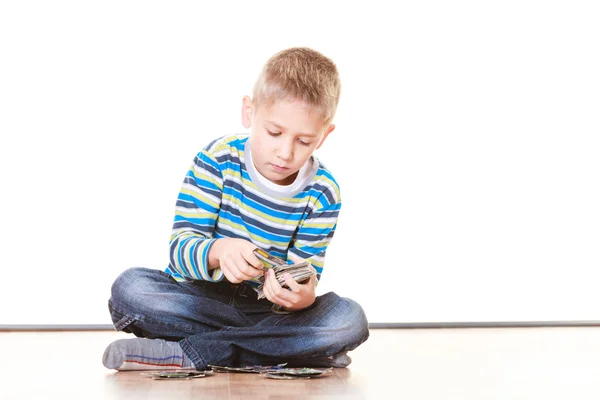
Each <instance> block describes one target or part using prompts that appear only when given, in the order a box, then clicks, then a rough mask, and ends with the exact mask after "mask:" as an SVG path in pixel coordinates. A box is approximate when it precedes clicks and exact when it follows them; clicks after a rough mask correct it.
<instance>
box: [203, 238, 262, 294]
mask: <svg viewBox="0 0 600 400" xmlns="http://www.w3.org/2000/svg"><path fill="white" fill-rule="evenodd" d="M255 248H256V245H254V244H252V243H251V242H249V241H247V240H244V239H234V238H223V239H217V240H216V241H215V242H214V243H213V245H212V246H211V248H210V251H209V254H208V260H209V269H214V268H217V267H221V271H223V274H224V275H225V278H227V280H228V281H229V282H231V283H240V282H242V281H245V280H248V279H252V278H254V277H257V276H262V274H263V268H264V266H263V263H262V262H261V261H260V260H259V259H258V258H257V257H256V255H255V254H254V249H255Z"/></svg>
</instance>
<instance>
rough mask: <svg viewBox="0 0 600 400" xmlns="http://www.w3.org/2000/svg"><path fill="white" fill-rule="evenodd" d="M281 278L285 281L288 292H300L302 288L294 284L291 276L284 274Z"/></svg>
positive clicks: (296, 283)
mask: <svg viewBox="0 0 600 400" xmlns="http://www.w3.org/2000/svg"><path fill="white" fill-rule="evenodd" d="M283 278H284V279H285V283H286V284H287V285H288V287H289V288H290V290H291V291H292V292H294V293H300V291H301V290H302V287H301V286H300V284H299V283H298V282H296V281H295V280H294V279H293V278H292V275H290V274H289V273H287V272H286V273H285V274H283Z"/></svg>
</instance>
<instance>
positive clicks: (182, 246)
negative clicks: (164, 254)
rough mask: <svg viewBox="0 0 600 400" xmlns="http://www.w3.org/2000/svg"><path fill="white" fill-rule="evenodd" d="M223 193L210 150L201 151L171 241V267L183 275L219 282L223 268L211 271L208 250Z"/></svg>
mask: <svg viewBox="0 0 600 400" xmlns="http://www.w3.org/2000/svg"><path fill="white" fill-rule="evenodd" d="M222 193H223V175H222V173H221V169H220V166H219V164H218V162H217V160H216V159H215V158H214V156H212V155H211V154H210V153H209V152H208V151H207V150H203V151H202V152H200V153H198V154H197V155H196V157H195V158H194V161H193V162H192V165H191V167H190V169H189V170H188V172H187V174H186V176H185V179H184V181H183V184H182V186H181V190H180V192H179V195H178V197H177V203H176V205H175V218H174V221H173V229H172V231H171V239H170V242H169V253H170V254H169V258H170V269H171V270H172V271H174V272H176V273H177V274H178V275H180V276H181V277H184V278H187V279H195V280H206V281H210V282H218V281H220V280H222V279H223V272H222V271H221V269H220V268H215V269H213V270H211V271H209V270H208V251H209V250H210V247H211V246H212V244H213V243H214V241H215V239H214V238H213V233H214V229H215V223H216V221H217V216H218V212H219V209H220V207H221V198H222Z"/></svg>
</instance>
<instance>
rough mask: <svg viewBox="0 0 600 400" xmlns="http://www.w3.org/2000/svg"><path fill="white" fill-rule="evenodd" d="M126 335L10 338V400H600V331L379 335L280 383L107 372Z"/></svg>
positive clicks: (6, 367) (2, 373)
mask: <svg viewBox="0 0 600 400" xmlns="http://www.w3.org/2000/svg"><path fill="white" fill-rule="evenodd" d="M122 337H128V335H126V334H123V333H117V332H37V333H36V332H2V333H0V355H1V357H2V362H1V364H0V365H1V366H0V382H1V385H0V399H3V400H13V399H28V400H29V399H61V400H66V399H86V400H92V399H115V400H118V399H126V400H138V399H172V400H175V399H249V400H252V399H286V400H290V399H296V398H297V399H436V400H439V399H444V400H445V399H461V400H466V399H543V400H548V399H578V400H580V399H600V329H599V328H504V329H495V328H494V329H492V328H483V329H429V330H427V329H424V330H399V329H397V330H383V329H374V330H372V331H371V337H370V338H369V340H368V341H367V342H365V343H364V344H363V345H362V346H361V347H359V348H358V349H356V350H355V351H353V352H352V353H351V356H352V358H353V363H352V364H351V365H350V367H348V368H346V369H335V370H334V372H333V373H331V374H329V375H328V376H326V377H321V378H318V379H311V380H297V381H280V380H271V379H267V378H265V377H262V376H259V375H255V374H215V375H213V376H209V377H206V378H201V379H196V380H190V381H157V380H152V379H150V378H147V377H143V376H140V374H139V372H115V371H110V370H107V369H105V368H104V367H103V366H102V363H101V359H102V353H103V351H104V348H105V347H106V345H108V343H110V342H111V341H113V340H115V339H118V338H122Z"/></svg>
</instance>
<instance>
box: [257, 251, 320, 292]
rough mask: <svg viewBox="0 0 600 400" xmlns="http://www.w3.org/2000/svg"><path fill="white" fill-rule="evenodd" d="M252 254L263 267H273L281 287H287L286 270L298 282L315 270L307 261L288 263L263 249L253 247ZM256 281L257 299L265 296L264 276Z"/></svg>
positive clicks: (304, 280) (307, 277) (314, 272)
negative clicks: (257, 284) (284, 275)
mask: <svg viewBox="0 0 600 400" xmlns="http://www.w3.org/2000/svg"><path fill="white" fill-rule="evenodd" d="M254 254H255V255H256V257H258V259H259V260H260V261H261V262H262V263H263V265H264V266H265V268H271V269H273V272H275V278H277V281H278V282H279V284H280V285H281V286H282V287H285V288H287V287H288V285H287V284H286V283H285V278H284V277H283V274H285V273H286V272H287V273H289V274H290V275H291V276H292V279H293V280H295V281H296V282H298V283H304V282H306V281H308V280H309V279H310V277H311V276H313V275H315V274H316V273H317V272H316V271H315V269H314V268H313V266H312V265H311V264H310V263H309V262H308V261H302V262H299V263H296V264H288V263H286V262H285V260H282V259H281V258H277V257H274V256H272V255H270V254H269V253H267V252H266V251H264V250H263V249H259V248H257V249H255V250H254ZM256 281H257V282H258V283H259V284H260V285H259V286H258V287H257V288H255V289H254V290H256V292H257V293H258V296H257V297H258V299H262V298H264V297H265V295H264V293H263V285H264V283H265V277H264V276H261V277H259V278H257V279H256Z"/></svg>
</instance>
